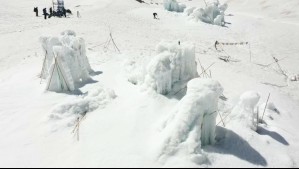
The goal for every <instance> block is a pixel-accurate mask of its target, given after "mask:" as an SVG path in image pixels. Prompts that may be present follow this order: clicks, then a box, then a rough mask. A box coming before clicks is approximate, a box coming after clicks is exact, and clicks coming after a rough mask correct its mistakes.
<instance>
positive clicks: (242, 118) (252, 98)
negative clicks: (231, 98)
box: [232, 91, 260, 131]
mask: <svg viewBox="0 0 299 169" xmlns="http://www.w3.org/2000/svg"><path fill="white" fill-rule="evenodd" d="M259 99H260V95H259V94H258V93H257V92H254V91H248V92H245V93H244V94H242V95H241V97H240V101H239V103H238V104H237V105H236V106H235V107H234V109H233V110H232V119H233V122H235V123H240V124H241V126H243V127H244V128H250V129H252V130H254V131H256V130H257V123H258V121H257V113H256V112H255V109H256V105H257V103H258V102H259Z"/></svg>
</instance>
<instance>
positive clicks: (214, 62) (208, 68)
mask: <svg viewBox="0 0 299 169" xmlns="http://www.w3.org/2000/svg"><path fill="white" fill-rule="evenodd" d="M214 64H215V62H214V63H212V64H211V65H210V66H209V67H208V68H206V69H205V70H204V72H202V73H201V74H200V75H199V77H200V76H201V75H202V74H203V73H206V71H207V70H208V69H209V68H210V67H212V66H213V65H214Z"/></svg>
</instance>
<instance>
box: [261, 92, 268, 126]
mask: <svg viewBox="0 0 299 169" xmlns="http://www.w3.org/2000/svg"><path fill="white" fill-rule="evenodd" d="M269 98H270V93H269V95H268V99H267V102H266V105H265V108H264V112H263V116H262V121H263V119H264V115H265V112H266V108H267V106H268V101H269Z"/></svg>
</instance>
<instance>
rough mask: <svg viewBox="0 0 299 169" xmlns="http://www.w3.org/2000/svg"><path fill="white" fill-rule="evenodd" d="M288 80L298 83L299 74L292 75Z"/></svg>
mask: <svg viewBox="0 0 299 169" xmlns="http://www.w3.org/2000/svg"><path fill="white" fill-rule="evenodd" d="M289 79H290V81H299V74H298V75H293V76H291V77H290V78H289Z"/></svg>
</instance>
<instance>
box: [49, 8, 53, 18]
mask: <svg viewBox="0 0 299 169" xmlns="http://www.w3.org/2000/svg"><path fill="white" fill-rule="evenodd" d="M49 11H50V15H51V16H52V15H53V9H52V7H50V9H49Z"/></svg>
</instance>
